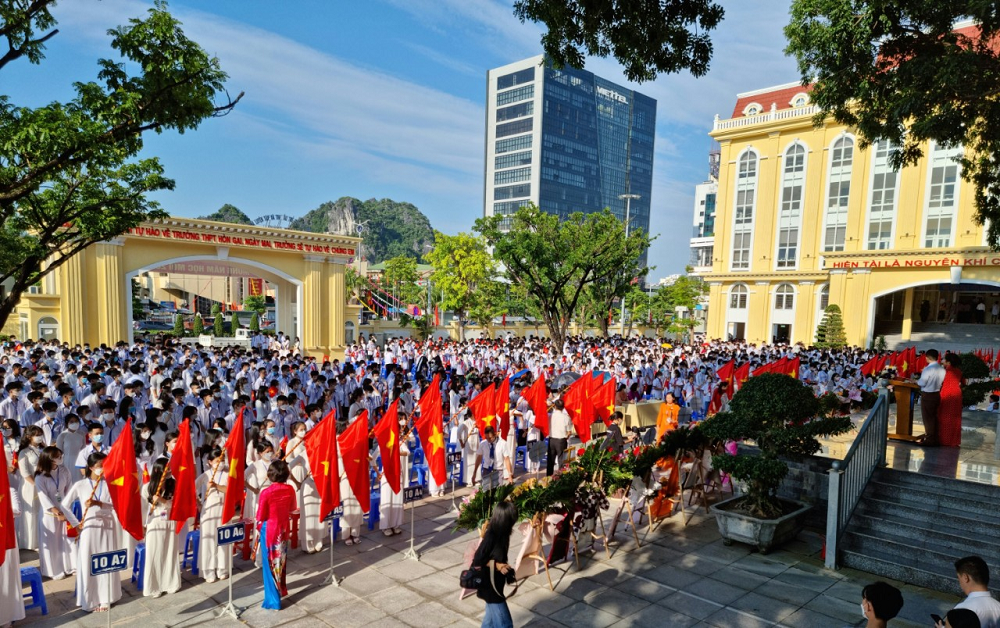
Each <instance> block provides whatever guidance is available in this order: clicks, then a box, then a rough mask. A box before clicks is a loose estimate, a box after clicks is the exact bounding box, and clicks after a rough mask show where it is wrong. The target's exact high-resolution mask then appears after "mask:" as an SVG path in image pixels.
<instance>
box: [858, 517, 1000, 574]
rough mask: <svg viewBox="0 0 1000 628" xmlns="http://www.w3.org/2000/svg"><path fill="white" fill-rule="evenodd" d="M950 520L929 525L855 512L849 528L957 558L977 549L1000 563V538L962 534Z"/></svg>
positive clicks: (983, 555)
mask: <svg viewBox="0 0 1000 628" xmlns="http://www.w3.org/2000/svg"><path fill="white" fill-rule="evenodd" d="M950 523H951V521H950V520H949V521H948V525H947V526H940V525H938V526H937V527H934V528H928V527H926V525H920V524H918V523H917V522H914V521H905V520H901V518H899V517H893V516H891V515H882V514H879V515H869V514H865V513H856V514H855V516H854V517H853V518H852V519H851V524H850V528H849V530H853V531H856V532H860V533H863V534H869V535H871V536H876V537H879V538H883V539H889V540H895V541H905V542H906V543H908V544H910V545H912V546H914V547H917V548H921V549H925V550H929V551H932V552H936V553H939V554H948V555H950V554H957V556H956V558H959V557H961V556H967V555H968V554H969V552H970V551H973V548H974V551H975V554H976V555H977V556H981V557H982V558H983V559H984V560H986V561H987V562H989V563H994V564H1000V537H996V536H984V537H976V538H971V537H968V536H961V535H960V534H956V533H955V531H954V530H953V529H952V527H951V525H950Z"/></svg>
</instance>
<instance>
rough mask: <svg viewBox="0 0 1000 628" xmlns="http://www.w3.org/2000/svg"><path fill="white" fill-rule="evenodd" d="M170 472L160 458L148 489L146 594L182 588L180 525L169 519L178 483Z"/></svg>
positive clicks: (150, 594)
mask: <svg viewBox="0 0 1000 628" xmlns="http://www.w3.org/2000/svg"><path fill="white" fill-rule="evenodd" d="M169 475H170V468H169V466H168V462H167V459H166V458H158V459H157V460H156V462H155V463H154V464H153V468H152V471H151V472H150V474H149V484H147V485H146V488H145V490H146V498H147V500H148V501H149V511H148V513H149V516H148V517H147V518H146V561H145V562H146V565H145V573H144V574H143V589H142V594H143V595H144V596H147V597H160V596H161V595H163V594H164V593H176V592H177V591H179V590H180V588H181V571H180V567H179V565H178V563H177V538H178V536H177V534H176V524H175V523H174V522H173V521H170V519H169V518H168V517H169V516H170V507H171V506H172V505H173V501H174V490H175V488H176V482H174V479H173V478H172V477H169ZM165 476H166V477H165Z"/></svg>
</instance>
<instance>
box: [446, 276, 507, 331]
mask: <svg viewBox="0 0 1000 628" xmlns="http://www.w3.org/2000/svg"><path fill="white" fill-rule="evenodd" d="M509 295H510V286H509V285H508V284H505V283H503V282H502V281H495V280H493V279H487V280H485V281H483V282H481V283H480V284H479V285H478V287H477V289H476V293H475V298H474V299H473V300H472V302H471V304H470V305H469V308H468V310H467V315H468V317H469V320H471V321H473V322H474V323H476V324H477V325H479V326H480V327H482V328H483V329H487V330H489V332H490V335H491V336H492V335H493V321H495V320H496V319H497V318H498V317H501V316H504V315H505V314H510V313H511V309H510V306H511V304H512V303H513V302H514V300H513V299H511V298H509ZM459 330H460V331H459V333H460V337H461V338H462V339H463V340H464V339H465V331H464V329H463V328H462V327H459Z"/></svg>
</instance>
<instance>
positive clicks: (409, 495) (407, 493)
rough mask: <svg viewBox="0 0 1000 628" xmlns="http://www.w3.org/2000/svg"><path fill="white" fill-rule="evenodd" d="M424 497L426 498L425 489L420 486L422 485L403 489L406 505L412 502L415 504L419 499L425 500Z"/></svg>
mask: <svg viewBox="0 0 1000 628" xmlns="http://www.w3.org/2000/svg"><path fill="white" fill-rule="evenodd" d="M423 496H424V487H423V486H420V485H417V486H407V487H406V488H404V489H403V503H404V504H409V503H410V502H415V501H417V500H418V499H421V498H423Z"/></svg>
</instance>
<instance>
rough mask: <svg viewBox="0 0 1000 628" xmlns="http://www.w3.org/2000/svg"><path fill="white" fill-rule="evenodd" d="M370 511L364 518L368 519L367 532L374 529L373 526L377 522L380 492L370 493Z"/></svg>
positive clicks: (380, 498)
mask: <svg viewBox="0 0 1000 628" xmlns="http://www.w3.org/2000/svg"><path fill="white" fill-rule="evenodd" d="M371 502H372V503H371V509H370V510H369V511H368V514H366V515H365V516H366V517H368V531H369V532H370V531H372V530H374V529H375V524H376V523H378V521H379V517H380V515H379V505H380V504H381V503H382V492H381V491H372V497H371Z"/></svg>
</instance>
